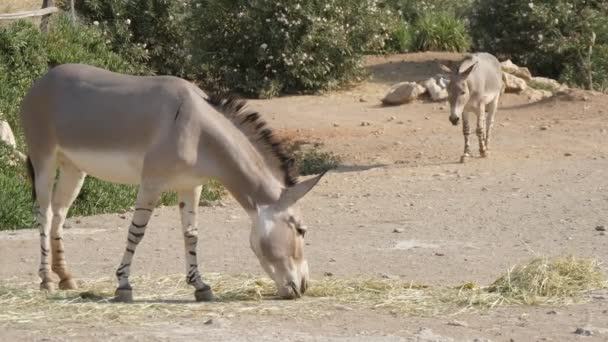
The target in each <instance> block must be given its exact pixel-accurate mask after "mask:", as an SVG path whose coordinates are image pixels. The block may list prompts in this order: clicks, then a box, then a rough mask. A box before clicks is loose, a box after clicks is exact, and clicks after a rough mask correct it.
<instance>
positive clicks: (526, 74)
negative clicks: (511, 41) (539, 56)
mask: <svg viewBox="0 0 608 342" xmlns="http://www.w3.org/2000/svg"><path fill="white" fill-rule="evenodd" d="M500 66H501V68H502V71H504V72H506V73H509V74H511V75H513V76H516V77H519V78H521V79H523V80H526V81H529V80H531V79H532V73H530V70H528V68H525V67H520V66H517V65H515V64H514V63H513V62H511V60H510V59H508V60H506V61H504V62H502V63H500Z"/></svg>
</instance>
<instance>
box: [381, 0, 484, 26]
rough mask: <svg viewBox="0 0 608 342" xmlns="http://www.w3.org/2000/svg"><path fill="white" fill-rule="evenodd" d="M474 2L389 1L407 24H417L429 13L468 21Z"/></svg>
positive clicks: (452, 0) (470, 0) (436, 0)
mask: <svg viewBox="0 0 608 342" xmlns="http://www.w3.org/2000/svg"><path fill="white" fill-rule="evenodd" d="M472 2H473V0H423V1H420V0H387V1H386V3H387V4H388V5H389V6H390V7H391V8H393V9H395V10H396V11H397V12H398V13H399V14H400V15H401V17H402V18H403V20H404V21H405V22H408V23H415V22H416V21H418V20H419V19H420V18H422V17H423V16H424V15H426V14H427V13H437V12H446V13H449V14H452V15H454V16H455V17H457V18H459V19H466V18H467V17H468V16H469V13H470V11H471V4H472Z"/></svg>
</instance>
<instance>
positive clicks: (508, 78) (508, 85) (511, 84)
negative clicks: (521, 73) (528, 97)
mask: <svg viewBox="0 0 608 342" xmlns="http://www.w3.org/2000/svg"><path fill="white" fill-rule="evenodd" d="M502 81H503V82H504V83H505V91H506V92H507V93H521V92H522V91H524V90H526V89H527V88H528V84H527V83H526V81H525V80H523V79H521V78H519V77H517V76H513V75H511V74H509V73H507V72H503V73H502Z"/></svg>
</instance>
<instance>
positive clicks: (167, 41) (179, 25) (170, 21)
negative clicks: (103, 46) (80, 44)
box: [76, 0, 192, 77]
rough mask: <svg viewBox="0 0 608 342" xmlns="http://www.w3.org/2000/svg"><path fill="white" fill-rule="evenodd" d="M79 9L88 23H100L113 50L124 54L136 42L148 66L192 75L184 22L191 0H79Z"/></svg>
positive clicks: (181, 74) (168, 71)
mask: <svg viewBox="0 0 608 342" xmlns="http://www.w3.org/2000/svg"><path fill="white" fill-rule="evenodd" d="M76 10H77V11H78V13H79V15H81V16H82V18H83V19H84V20H85V21H86V22H88V23H90V24H93V25H97V26H99V27H100V29H101V30H102V31H103V33H104V34H105V35H106V37H107V39H108V40H109V42H110V45H111V47H112V50H113V51H115V52H117V53H120V54H121V55H122V56H123V57H124V56H125V55H126V54H127V53H128V51H129V50H130V49H131V47H132V46H133V44H136V45H137V46H138V47H141V49H144V50H145V51H146V52H147V54H148V56H149V61H148V65H149V66H150V67H151V68H152V69H153V70H154V71H155V72H156V73H158V74H168V75H174V76H180V77H189V76H190V75H189V73H190V72H191V71H192V70H191V68H192V63H191V61H190V59H191V56H190V50H189V37H190V34H189V32H188V26H187V25H186V24H185V18H186V16H188V14H189V10H190V1H189V0H184V1H176V0H130V1H124V0H83V1H77V2H76ZM125 49H126V50H125ZM129 59H132V58H131V57H129Z"/></svg>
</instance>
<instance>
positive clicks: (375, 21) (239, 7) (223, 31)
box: [188, 0, 397, 97]
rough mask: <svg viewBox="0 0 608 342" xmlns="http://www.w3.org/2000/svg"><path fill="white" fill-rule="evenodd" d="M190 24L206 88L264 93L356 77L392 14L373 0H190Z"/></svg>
mask: <svg viewBox="0 0 608 342" xmlns="http://www.w3.org/2000/svg"><path fill="white" fill-rule="evenodd" d="M192 11H193V13H192V17H191V18H190V23H189V24H188V25H189V26H190V27H192V28H193V31H194V36H193V38H192V42H193V44H194V45H193V48H194V53H193V54H194V56H195V59H196V60H195V62H196V63H199V64H201V65H202V66H203V71H202V76H203V77H202V79H204V80H207V81H206V82H205V84H206V85H207V88H212V87H214V85H215V84H214V83H216V82H220V86H223V87H224V88H228V89H231V90H233V91H237V92H241V93H244V94H250V95H256V96H260V97H269V96H273V95H277V94H278V93H280V92H288V93H289V92H298V91H303V92H315V91H319V90H326V89H331V88H334V87H336V86H339V85H342V84H345V83H348V82H350V81H353V80H358V79H360V77H361V76H362V75H363V73H362V71H363V68H362V65H361V57H362V55H363V53H365V52H374V51H380V50H382V49H383V48H384V45H385V42H386V40H387V39H388V38H389V32H390V30H391V28H392V27H393V25H396V23H397V21H396V15H395V14H394V13H391V12H390V11H389V10H388V9H386V8H380V7H379V6H378V5H377V3H376V1H375V0H330V1H317V0H301V1H285V2H276V1H270V0H256V1H245V0H238V1H234V0H216V1H195V2H194V3H193V4H192Z"/></svg>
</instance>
